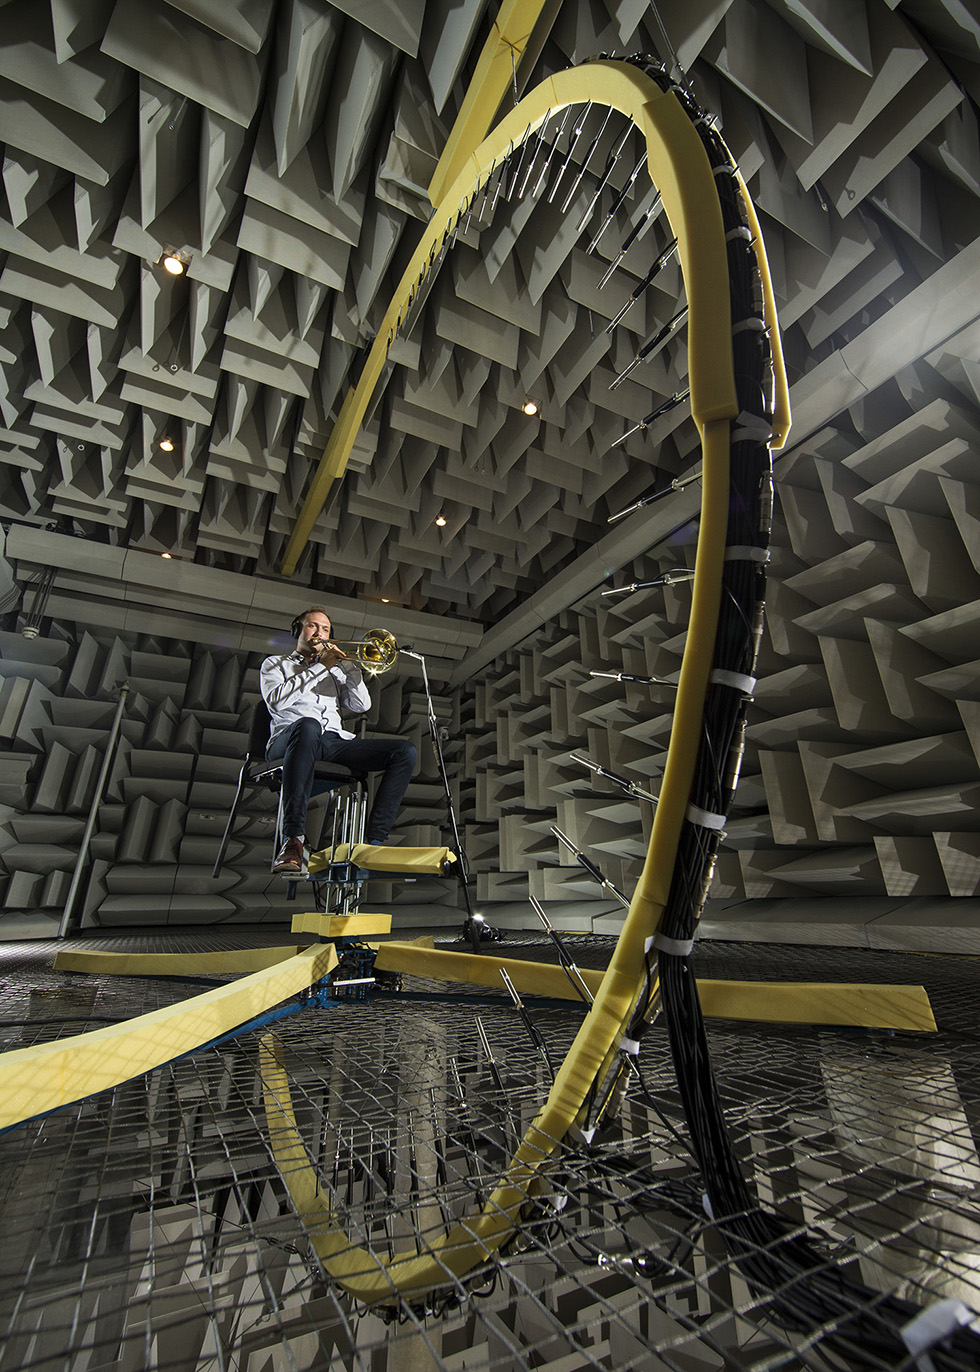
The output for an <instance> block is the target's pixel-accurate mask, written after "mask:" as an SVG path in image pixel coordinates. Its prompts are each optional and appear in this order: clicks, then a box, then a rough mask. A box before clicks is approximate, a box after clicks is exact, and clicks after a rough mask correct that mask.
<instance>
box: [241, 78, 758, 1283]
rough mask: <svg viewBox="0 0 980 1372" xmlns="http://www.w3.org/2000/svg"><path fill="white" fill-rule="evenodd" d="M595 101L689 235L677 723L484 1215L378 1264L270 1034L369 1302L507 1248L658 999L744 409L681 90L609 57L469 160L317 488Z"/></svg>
mask: <svg viewBox="0 0 980 1372" xmlns="http://www.w3.org/2000/svg"><path fill="white" fill-rule="evenodd" d="M587 100H592V101H593V102H595V103H597V104H599V105H607V106H610V107H612V108H614V109H618V110H620V111H621V112H622V113H623V114H625V115H626V116H627V117H629V118H630V119H632V120H633V122H634V123H635V124H636V126H637V128H638V129H640V131H641V132H642V135H643V137H644V139H645V142H646V149H647V159H648V163H649V167H650V173H651V177H652V179H653V181H654V183H655V184H656V186H657V188H658V190H659V191H660V194H661V196H662V199H663V204H664V210H665V213H666V215H667V218H668V220H669V222H670V226H671V231H672V232H673V234H674V236H675V237H676V238H677V240H678V255H679V258H680V263H681V270H682V272H683V274H684V281H685V287H686V291H687V298H688V305H689V322H688V342H689V357H690V382H691V403H692V410H693V413H694V418H695V421H696V423H697V425H698V428H699V430H700V432H701V438H702V471H703V481H702V489H703V496H702V509H701V520H700V528H699V535H698V548H697V555H696V559H695V578H694V585H693V594H692V609H691V620H690V626H689V629H688V634H687V643H686V647H685V652H684V658H683V662H682V664H681V672H680V679H679V682H678V691H677V705H676V708H675V715H674V727H673V730H672V733H671V741H670V746H669V750H668V755H667V760H666V765H665V769H664V775H663V785H662V788H661V794H660V803H659V804H658V806H657V810H656V814H655V818H654V823H653V831H652V834H651V839H650V846H649V850H648V853H647V858H646V862H645V864H644V867H643V872H642V874H641V876H640V880H639V882H638V884H637V887H636V891H635V893H634V896H633V900H632V902H631V904H630V909H629V913H628V915H627V917H626V921H625V923H624V927H623V930H622V933H621V934H620V937H619V940H618V942H617V945H616V949H615V951H614V954H613V957H612V960H611V962H610V964H609V967H608V969H607V971H606V973H605V975H604V976H603V979H602V982H601V985H600V986H599V989H598V992H597V994H596V999H595V1003H594V1005H593V1006H592V1008H591V1009H590V1011H589V1013H588V1014H587V1016H586V1017H585V1019H584V1022H583V1024H582V1026H581V1028H580V1030H579V1033H578V1034H577V1035H576V1038H575V1041H574V1043H573V1045H572V1047H571V1049H570V1050H569V1052H568V1054H567V1055H566V1057H565V1060H564V1062H563V1063H562V1065H561V1068H560V1069H559V1071H558V1074H557V1077H556V1079H555V1082H554V1085H553V1087H552V1089H551V1091H550V1093H549V1095H548V1099H547V1101H546V1102H545V1103H544V1105H543V1106H542V1108H541V1110H540V1111H539V1112H538V1115H537V1117H536V1118H535V1120H534V1122H533V1123H532V1125H531V1127H530V1128H529V1130H528V1132H527V1134H526V1135H525V1137H524V1139H523V1140H522V1141H521V1144H520V1146H519V1147H518V1149H517V1152H516V1154H515V1155H514V1158H513V1160H512V1161H511V1163H510V1165H509V1167H508V1169H507V1171H506V1172H505V1173H504V1175H503V1177H502V1179H501V1184H500V1185H499V1186H498V1188H497V1190H496V1191H495V1192H494V1194H493V1196H492V1197H491V1198H490V1200H489V1202H488V1203H487V1205H485V1206H484V1208H483V1210H482V1211H481V1212H480V1213H479V1214H477V1215H475V1216H474V1217H472V1218H469V1219H467V1221H466V1223H465V1224H464V1225H462V1226H457V1227H456V1228H455V1229H453V1230H452V1231H450V1232H449V1233H448V1234H444V1235H443V1236H441V1237H440V1238H436V1239H434V1240H433V1241H432V1243H431V1244H428V1245H427V1249H426V1251H425V1252H415V1251H412V1252H408V1253H401V1254H395V1255H394V1256H393V1257H391V1258H390V1259H388V1260H382V1259H381V1258H379V1257H377V1256H376V1255H375V1254H374V1253H372V1252H371V1251H370V1250H369V1249H367V1248H362V1247H358V1246H357V1245H355V1244H353V1243H351V1241H350V1239H349V1238H348V1237H347V1235H346V1234H345V1233H344V1231H343V1227H342V1222H341V1219H340V1217H339V1216H337V1215H336V1214H334V1213H333V1211H332V1210H331V1208H330V1206H329V1203H328V1202H326V1201H325V1200H324V1199H323V1198H322V1197H318V1192H317V1184H316V1176H315V1172H314V1169H313V1168H312V1166H311V1165H310V1163H309V1160H308V1158H307V1155H306V1151H305V1148H304V1146H303V1142H302V1139H301V1137H300V1135H299V1133H298V1130H297V1128H296V1123H295V1118H294V1116H293V1112H292V1103H291V1100H290V1095H289V1086H288V1079H287V1074H286V1069H285V1066H284V1064H283V1061H282V1059H281V1056H280V1053H279V1050H278V1046H277V1044H276V1043H275V1041H274V1040H273V1039H269V1040H268V1041H267V1045H266V1051H265V1054H264V1057H263V1078H264V1081H265V1097H266V1108H267V1111H268V1118H269V1122H270V1129H271V1130H272V1136H273V1147H274V1151H275V1153H276V1157H277V1160H278V1161H279V1165H280V1167H281V1168H282V1170H283V1175H284V1178H285V1180H286V1182H287V1184H288V1185H289V1187H290V1190H291V1192H292V1194H293V1198H294V1202H295V1204H296V1208H297V1211H298V1213H299V1214H300V1215H302V1216H303V1217H304V1219H306V1218H307V1217H309V1223H310V1224H311V1239H312V1241H313V1243H314V1245H315V1247H316V1251H317V1252H318V1254H319V1256H320V1259H321V1261H322V1262H323V1264H324V1266H325V1267H326V1269H327V1271H328V1272H329V1273H330V1274H331V1276H333V1277H334V1278H335V1279H336V1280H338V1281H339V1282H340V1283H341V1284H342V1285H343V1286H344V1287H345V1288H346V1289H347V1290H348V1291H349V1292H350V1293H351V1294H352V1295H353V1296H355V1297H356V1298H357V1299H358V1300H362V1301H365V1302H368V1303H371V1302H377V1301H383V1300H386V1299H391V1298H392V1297H393V1296H394V1295H395V1294H396V1293H400V1294H405V1293H407V1292H419V1291H424V1290H430V1289H432V1288H434V1287H438V1286H441V1285H445V1284H446V1281H447V1273H453V1274H455V1275H461V1274H462V1273H464V1272H466V1271H468V1270H470V1269H471V1268H472V1267H473V1266H474V1265H475V1264H476V1263H478V1262H480V1261H482V1260H483V1259H484V1258H485V1257H486V1256H487V1255H488V1254H489V1253H490V1252H492V1251H493V1250H494V1249H496V1248H497V1247H499V1245H500V1244H501V1243H502V1242H503V1241H504V1240H505V1239H506V1237H507V1236H508V1235H509V1234H510V1233H512V1232H513V1229H514V1227H515V1225H516V1224H517V1222H518V1217H519V1214H520V1211H521V1208H522V1206H523V1205H524V1204H525V1202H526V1200H527V1197H528V1195H529V1193H530V1191H531V1188H532V1186H533V1184H534V1182H535V1179H536V1178H537V1176H538V1175H539V1173H540V1170H541V1168H542V1166H543V1165H544V1164H545V1163H546V1162H547V1161H548V1159H549V1158H550V1157H551V1155H552V1154H553V1153H554V1151H555V1149H556V1148H557V1147H558V1146H559V1144H560V1142H561V1140H562V1139H563V1138H564V1137H565V1135H566V1134H567V1133H568V1130H569V1129H570V1128H571V1127H572V1126H573V1125H574V1123H575V1121H576V1119H577V1118H579V1117H580V1116H581V1112H582V1110H583V1107H584V1102H585V1101H586V1100H587V1099H588V1098H589V1097H590V1094H591V1092H592V1091H593V1088H594V1087H595V1086H596V1085H597V1084H599V1083H601V1082H603V1081H605V1080H606V1079H607V1077H608V1076H609V1074H610V1071H611V1069H613V1067H614V1064H615V1062H616V1059H617V1054H618V1049H619V1044H620V1042H621V1039H622V1036H623V1032H624V1029H625V1027H626V1025H627V1024H628V1023H629V1020H630V1017H631V1015H632V1013H633V1010H634V1007H635V1006H636V1004H637V1000H638V997H639V996H640V995H641V994H643V995H646V994H647V991H646V962H645V950H646V947H647V940H648V939H649V938H650V937H651V936H652V935H653V934H654V933H655V932H656V931H657V928H658V926H659V923H660V920H661V917H662V915H663V911H664V907H665V904H666V900H667V896H668V891H669V885H670V881H671V876H672V873H673V870H674V864H675V860H676V854H677V846H678V840H679V837H680V832H681V826H682V823H683V819H684V814H685V811H686V808H687V804H688V798H689V795H690V792H691V787H692V781H693V773H694V766H695V758H696V755H697V749H698V745H699V742H700V737H701V730H702V727H703V726H702V711H703V705H704V699H705V695H706V691H707V686H708V677H709V672H710V667H711V661H712V655H713V648H714V640H715V634H716V631H717V622H718V607H719V602H720V596H721V581H722V570H723V563H724V548H725V532H726V524H727V514H728V496H729V487H728V458H729V447H730V437H729V435H730V425H731V420H732V419H734V418H735V417H736V415H737V412H738V404H737V400H736V393H735V382H734V377H733V366H732V347H731V316H730V305H729V282H728V268H727V261H726V250H725V236H724V229H723V223H722V216H721V210H720V206H719V203H718V196H717V191H716V188H715V182H714V176H713V175H712V171H711V168H710V165H709V163H708V158H707V155H706V153H705V151H704V148H703V146H702V144H701V141H700V138H699V137H698V135H697V133H696V131H695V129H694V128H693V126H692V124H691V122H690V120H689V119H688V116H687V114H686V113H685V111H684V110H683V108H682V107H681V105H680V103H679V102H678V101H677V99H676V97H675V96H674V95H673V94H672V93H666V94H665V93H664V92H662V91H661V90H660V88H659V87H658V86H657V85H656V83H655V82H653V81H652V80H651V79H650V78H649V77H648V76H647V75H645V74H644V73H643V72H641V71H640V70H639V69H638V68H637V67H635V66H632V65H629V64H625V63H619V62H607V61H603V62H596V63H590V64H588V65H587V66H585V67H581V68H576V69H573V70H571V71H568V72H562V73H560V74H559V75H558V76H555V77H552V78H550V79H549V80H547V81H545V82H543V83H542V85H541V86H539V87H538V88H537V90H535V91H533V92H531V94H530V95H528V96H527V97H526V98H525V99H524V100H522V101H521V103H520V105H518V106H517V108H516V109H515V110H514V111H513V112H512V114H511V115H509V116H508V117H507V118H506V119H505V120H504V121H503V122H502V124H501V125H500V126H499V127H498V128H497V129H496V130H494V132H493V133H492V134H491V135H490V136H489V137H488V138H487V139H486V140H485V141H484V143H483V144H482V145H481V147H480V148H479V149H478V150H477V151H476V152H475V153H474V154H473V156H472V157H471V158H470V159H469V162H468V165H467V166H466V167H465V168H464V169H463V171H461V172H460V175H459V176H458V177H457V179H456V181H455V182H454V185H453V187H452V188H451V190H450V192H449V193H448V194H447V196H446V199H445V200H444V202H443V206H442V207H440V209H439V210H438V211H437V212H436V214H435V216H434V219H433V222H432V224H431V225H430V229H429V232H428V233H427V234H426V235H425V236H424V237H423V240H422V243H421V244H420V245H419V248H418V250H417V252H416V254H415V257H414V258H413V261H412V263H411V264H410V265H409V267H408V270H407V271H406V274H405V277H404V279H403V282H402V285H401V287H400V289H399V292H398V293H397V294H396V297H395V299H394V300H393V301H392V304H391V306H390V307H389V312H388V314H387V315H386V317H385V320H384V323H383V325H382V330H381V335H380V336H379V339H378V340H377V341H376V343H375V346H374V348H373V349H372V350H371V354H370V355H369V357H368V360H367V363H366V365H365V368H364V372H363V373H362V376H361V380H360V382H359V384H358V386H357V387H356V388H355V389H354V390H353V391H352V392H351V393H350V394H349V395H348V397H347V400H346V401H345V403H344V408H343V411H342V414H341V421H340V422H339V423H338V425H337V429H336V430H335V432H334V435H333V436H332V438H331V441H330V444H329V445H328V449H327V452H326V453H325V455H324V462H323V463H322V464H321V472H320V473H318V478H317V481H318V482H319V483H320V484H319V485H317V483H316V482H315V486H316V491H317V496H318V497H319V495H320V493H321V492H322V493H325V486H324V485H323V482H326V483H327V484H329V481H330V480H332V479H333V476H334V475H338V474H339V472H340V471H342V470H343V466H344V464H345V463H346V460H347V455H348V453H349V450H350V443H352V441H353V436H354V434H355V433H356V430H357V428H358V427H359V425H360V422H361V419H362V417H363V415H364V412H365V409H366V406H367V404H368V401H369V399H370V396H371V394H372V392H373V389H374V386H375V384H376V382H377V379H378V377H379V375H380V372H381V368H382V366H383V362H384V353H385V350H386V346H387V342H388V340H389V339H390V338H391V337H393V336H394V334H395V332H396V330H397V327H398V323H399V321H400V318H401V313H402V310H403V309H405V308H407V305H408V299H409V296H410V294H411V293H412V291H413V290H414V289H415V288H416V286H417V285H418V284H419V283H420V282H421V280H422V279H423V277H424V275H425V272H426V270H427V267H428V264H429V262H430V260H432V258H434V254H435V250H436V245H437V243H438V241H439V239H440V237H442V236H444V235H445V234H446V233H447V232H448V231H449V230H450V229H451V227H452V223H453V220H454V218H455V217H456V216H457V215H458V213H459V211H460V207H465V205H466V204H467V203H468V201H469V198H470V197H471V196H472V195H474V194H475V193H476V192H477V191H478V190H479V188H480V186H481V185H482V184H483V183H484V181H485V180H486V178H487V177H488V176H489V175H490V173H491V170H492V168H493V167H494V165H495V164H496V163H497V161H498V160H499V159H501V158H503V157H505V156H506V155H507V154H508V152H509V151H511V150H512V148H513V147H514V146H515V145H517V144H519V143H520V142H521V140H522V139H523V138H525V137H527V136H529V135H530V134H531V133H533V132H534V130H535V129H536V128H538V127H539V125H540V124H541V123H542V122H543V120H544V119H545V117H546V116H547V114H548V112H549V111H552V110H555V109H561V108H563V107H564V106H567V105H571V104H580V103H584V102H585V101H587ZM447 206H448V207H449V208H448V209H447V208H446V207H447ZM312 494H313V493H312V492H311V495H312ZM319 508H320V507H319V504H316V506H315V508H314V507H313V504H310V502H309V501H308V508H306V509H305V522H304V517H301V522H303V529H305V530H306V532H308V531H309V528H310V527H312V521H313V519H315V517H316V512H317V511H318V510H319ZM303 529H301V528H300V526H297V531H296V532H295V533H294V536H293V539H292V540H291V543H290V549H289V550H288V551H287V562H289V561H290V559H291V563H290V567H289V569H290V570H291V567H292V566H294V565H295V559H296V557H297V556H298V553H299V549H300V548H301V547H302V540H304V539H305V537H306V533H305V532H303ZM284 570H286V569H284ZM654 994H655V993H654ZM651 999H652V997H651Z"/></svg>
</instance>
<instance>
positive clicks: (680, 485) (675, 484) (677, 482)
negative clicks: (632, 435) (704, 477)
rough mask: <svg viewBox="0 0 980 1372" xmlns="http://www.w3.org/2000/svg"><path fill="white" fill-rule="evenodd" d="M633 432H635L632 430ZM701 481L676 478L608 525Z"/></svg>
mask: <svg viewBox="0 0 980 1372" xmlns="http://www.w3.org/2000/svg"><path fill="white" fill-rule="evenodd" d="M631 432H633V431H632V430H631ZM624 437H625V438H628V437H629V434H625V435H624ZM617 442H620V443H621V442H622V439H617ZM615 446H616V445H615V444H613V447H615ZM700 480H701V473H700V472H692V473H691V475H690V476H678V477H675V478H674V480H673V481H672V482H671V483H670V485H669V486H665V487H664V488H663V490H662V491H654V492H653V494H652V495H645V496H643V497H642V499H640V500H634V502H633V504H632V505H627V506H626V509H625V510H617V511H616V513H615V514H611V515H609V516H608V518H607V519H606V523H607V524H614V523H615V522H616V520H617V519H625V517H626V516H627V515H629V514H633V513H634V512H635V511H636V510H642V509H643V507H644V506H645V505H652V504H653V503H654V501H655V500H662V499H663V497H664V496H665V495H672V494H673V493H674V492H675V491H680V490H683V489H684V487H685V486H690V485H691V483H692V481H700ZM603 594H605V592H603Z"/></svg>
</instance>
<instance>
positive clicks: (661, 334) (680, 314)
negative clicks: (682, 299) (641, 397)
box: [609, 305, 688, 391]
mask: <svg viewBox="0 0 980 1372" xmlns="http://www.w3.org/2000/svg"><path fill="white" fill-rule="evenodd" d="M687 315H688V309H687V306H686V305H684V306H683V307H682V308H681V309H679V310H678V311H677V313H676V314H675V315H674V317H673V319H668V321H667V323H666V324H664V325H663V327H662V328H660V329H658V330H657V332H656V333H655V334H654V335H653V337H652V338H651V339H650V340H649V342H647V343H644V345H643V347H642V348H641V349H640V350H639V352H638V353H637V354H636V356H635V357H634V358H633V361H632V362H630V363H628V364H627V365H626V366H625V367H624V368H623V370H622V371H621V372H620V373H619V375H618V376H617V377H615V378H614V379H613V380H612V381H610V383H609V389H610V390H611V391H614V390H615V389H616V387H617V386H618V385H620V383H621V382H623V381H625V380H626V378H627V377H628V376H629V375H630V373H631V372H633V371H635V369H636V368H637V367H638V366H639V365H640V363H641V362H646V361H647V360H648V359H649V358H651V357H655V356H656V354H657V353H658V352H659V351H660V349H661V348H663V347H664V346H665V344H666V343H667V342H668V341H669V339H670V338H671V337H672V336H673V334H674V333H676V331H677V330H678V329H679V328H680V327H681V325H682V324H683V323H684V322H685V321H686V319H687Z"/></svg>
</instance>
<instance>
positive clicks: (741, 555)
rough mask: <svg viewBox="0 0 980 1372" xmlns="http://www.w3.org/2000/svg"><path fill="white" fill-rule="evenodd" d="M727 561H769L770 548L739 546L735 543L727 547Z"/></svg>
mask: <svg viewBox="0 0 980 1372" xmlns="http://www.w3.org/2000/svg"><path fill="white" fill-rule="evenodd" d="M725 561H726V562H768V561H769V549H768V548H753V547H739V546H738V544H733V545H732V547H731V548H726V549H725Z"/></svg>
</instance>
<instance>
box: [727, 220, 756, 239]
mask: <svg viewBox="0 0 980 1372" xmlns="http://www.w3.org/2000/svg"><path fill="white" fill-rule="evenodd" d="M737 238H742V239H744V240H745V241H746V242H747V243H751V242H752V230H751V229H750V228H749V226H748V225H747V224H739V225H738V226H737V227H736V228H734V229H729V230H728V232H727V233H726V234H725V242H726V243H731V242H733V241H734V240H735V239H737Z"/></svg>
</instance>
